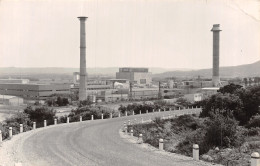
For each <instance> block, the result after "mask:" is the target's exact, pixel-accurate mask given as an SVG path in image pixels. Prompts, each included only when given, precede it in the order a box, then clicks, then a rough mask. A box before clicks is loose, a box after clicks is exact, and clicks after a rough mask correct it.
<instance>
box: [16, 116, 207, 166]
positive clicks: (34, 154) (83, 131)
mask: <svg viewBox="0 0 260 166" xmlns="http://www.w3.org/2000/svg"><path fill="white" fill-rule="evenodd" d="M175 112H176V111H175ZM178 112H179V111H177V113H178ZM172 113H173V112H172ZM155 114H156V113H154V114H152V113H149V114H143V115H135V116H128V117H122V118H113V119H106V120H94V121H83V122H76V123H70V124H61V125H57V126H50V127H47V128H44V129H37V130H38V131H37V130H36V132H35V131H32V132H31V133H30V132H29V133H30V134H29V135H30V136H27V137H26V136H23V137H21V138H20V139H16V140H15V142H16V143H14V145H16V147H15V148H14V149H16V150H15V152H14V153H16V154H17V155H16V158H15V160H16V161H17V162H18V161H19V162H22V163H23V166H95V165H98V166H128V165H129V166H139V165H140V166H148V165H149V166H159V165H160V166H169V165H176V166H178V165H181V166H196V165H205V163H202V162H195V161H192V159H191V158H187V157H180V156H179V155H176V157H174V155H171V156H169V155H164V154H160V153H155V152H154V151H152V150H149V149H144V148H141V147H140V146H138V144H135V143H131V142H128V141H126V140H125V139H124V138H122V137H120V134H119V130H120V128H121V127H122V124H123V122H124V121H127V120H128V119H131V120H133V119H135V118H136V119H138V120H139V119H141V117H143V118H144V119H146V118H148V117H151V116H152V115H153V117H155V116H156V115H155ZM158 114H160V115H162V114H165V115H168V114H169V112H162V113H157V115H158ZM23 134H24V135H26V133H23ZM191 150H192V149H191ZM206 165H209V164H206Z"/></svg>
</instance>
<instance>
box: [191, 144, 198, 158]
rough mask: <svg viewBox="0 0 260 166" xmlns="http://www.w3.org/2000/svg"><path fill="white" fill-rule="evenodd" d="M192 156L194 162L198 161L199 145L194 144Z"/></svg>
mask: <svg viewBox="0 0 260 166" xmlns="http://www.w3.org/2000/svg"><path fill="white" fill-rule="evenodd" d="M192 156H193V159H194V160H199V145H198V144H194V145H193V150H192Z"/></svg>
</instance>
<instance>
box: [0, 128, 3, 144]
mask: <svg viewBox="0 0 260 166" xmlns="http://www.w3.org/2000/svg"><path fill="white" fill-rule="evenodd" d="M2 141H3V136H2V131H1V130H0V144H1V143H2Z"/></svg>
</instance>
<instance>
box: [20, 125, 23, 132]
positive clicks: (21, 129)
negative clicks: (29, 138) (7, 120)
mask: <svg viewBox="0 0 260 166" xmlns="http://www.w3.org/2000/svg"><path fill="white" fill-rule="evenodd" d="M22 132H23V124H20V133H22Z"/></svg>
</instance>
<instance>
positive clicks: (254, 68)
mask: <svg viewBox="0 0 260 166" xmlns="http://www.w3.org/2000/svg"><path fill="white" fill-rule="evenodd" d="M118 69H119V67H104V68H102V67H97V68H87V72H88V74H89V75H104V76H105V75H107V76H114V77H115V73H116V72H118ZM77 71H79V68H62V67H46V68H24V67H19V68H16V67H4V68H0V76H1V75H19V74H20V75H31V74H32V75H34V74H66V75H72V73H73V72H77ZM149 71H150V72H152V73H153V77H159V78H166V77H197V76H201V77H206V78H210V77H211V75H212V69H211V68H210V69H200V70H192V69H184V68H183V69H166V68H159V67H157V68H156V67H152V68H149ZM220 76H221V77H250V76H260V61H257V62H255V63H252V64H246V65H239V66H228V67H220Z"/></svg>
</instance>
